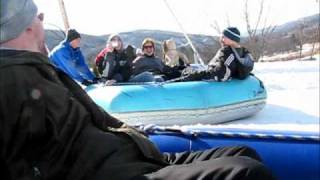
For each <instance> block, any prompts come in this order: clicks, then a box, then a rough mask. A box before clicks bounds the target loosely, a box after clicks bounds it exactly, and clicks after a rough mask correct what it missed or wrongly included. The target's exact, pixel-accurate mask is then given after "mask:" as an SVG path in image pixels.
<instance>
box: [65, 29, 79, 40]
mask: <svg viewBox="0 0 320 180" xmlns="http://www.w3.org/2000/svg"><path fill="white" fill-rule="evenodd" d="M77 38H81V36H80V33H78V32H77V31H76V30H75V29H69V30H68V32H67V41H68V42H71V41H73V40H75V39H77Z"/></svg>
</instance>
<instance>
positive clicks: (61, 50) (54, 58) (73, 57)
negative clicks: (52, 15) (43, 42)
mask: <svg viewBox="0 0 320 180" xmlns="http://www.w3.org/2000/svg"><path fill="white" fill-rule="evenodd" d="M49 58H50V60H51V62H52V63H53V64H54V65H55V66H57V68H58V69H60V70H62V71H63V72H65V73H67V74H68V75H69V76H70V77H71V78H73V79H75V80H77V81H79V82H83V80H85V79H86V80H93V79H94V77H95V76H94V75H93V73H92V72H91V71H90V70H89V68H88V65H87V64H86V62H85V59H84V57H83V55H82V52H81V50H80V48H76V49H74V48H72V47H71V45H70V42H68V41H67V40H64V41H62V42H61V43H60V44H59V45H58V46H56V47H55V48H54V49H53V50H52V52H51V53H50V55H49Z"/></svg>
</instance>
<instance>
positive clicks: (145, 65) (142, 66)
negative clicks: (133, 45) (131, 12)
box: [129, 38, 181, 82]
mask: <svg viewBox="0 0 320 180" xmlns="http://www.w3.org/2000/svg"><path fill="white" fill-rule="evenodd" d="M142 52H143V55H141V56H138V57H137V58H136V59H135V60H134V61H133V63H132V76H131V78H130V80H129V81H130V82H163V81H164V80H167V79H172V78H176V77H180V75H181V72H179V71H178V70H177V69H175V68H171V67H169V66H167V65H165V64H164V63H163V61H162V59H160V58H158V57H156V56H155V41H154V40H153V39H151V38H146V39H144V40H143V42H142Z"/></svg>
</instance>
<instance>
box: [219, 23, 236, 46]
mask: <svg viewBox="0 0 320 180" xmlns="http://www.w3.org/2000/svg"><path fill="white" fill-rule="evenodd" d="M240 40H241V37H240V31H239V30H238V28H236V27H228V28H226V29H224V30H223V32H222V35H221V38H220V42H221V44H222V45H223V46H232V47H235V46H239V43H240Z"/></svg>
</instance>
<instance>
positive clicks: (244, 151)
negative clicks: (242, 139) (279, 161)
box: [234, 146, 262, 161]
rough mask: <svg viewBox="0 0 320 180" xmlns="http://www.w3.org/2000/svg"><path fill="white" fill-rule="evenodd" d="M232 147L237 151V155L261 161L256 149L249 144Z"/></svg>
mask: <svg viewBox="0 0 320 180" xmlns="http://www.w3.org/2000/svg"><path fill="white" fill-rule="evenodd" d="M234 148H235V151H237V153H236V155H237V156H247V157H250V158H252V159H255V160H257V161H262V159H261V157H260V156H259V154H258V153H257V151H256V150H254V149H253V148H251V147H249V146H235V147H234Z"/></svg>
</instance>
